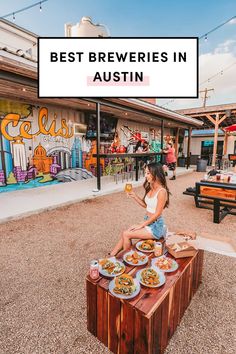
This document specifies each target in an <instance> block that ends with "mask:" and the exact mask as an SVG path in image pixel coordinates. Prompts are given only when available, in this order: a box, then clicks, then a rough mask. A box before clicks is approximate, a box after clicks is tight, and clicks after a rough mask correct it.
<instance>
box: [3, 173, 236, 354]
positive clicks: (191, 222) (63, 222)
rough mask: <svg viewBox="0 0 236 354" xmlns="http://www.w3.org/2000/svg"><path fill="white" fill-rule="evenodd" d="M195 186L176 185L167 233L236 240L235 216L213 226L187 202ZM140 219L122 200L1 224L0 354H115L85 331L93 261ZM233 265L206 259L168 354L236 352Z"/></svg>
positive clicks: (187, 181) (184, 181) (185, 180)
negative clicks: (87, 287) (87, 282)
mask: <svg viewBox="0 0 236 354" xmlns="http://www.w3.org/2000/svg"><path fill="white" fill-rule="evenodd" d="M196 179H199V174H197V173H193V174H191V175H186V176H182V177H179V178H178V179H177V180H176V181H170V183H169V184H170V189H171V192H172V196H171V205H170V207H169V208H168V209H167V210H166V211H165V213H164V216H165V219H166V221H167V224H168V227H169V229H171V230H175V229H183V228H184V229H188V230H191V231H194V230H196V231H198V233H201V232H208V233H211V234H212V235H214V234H216V233H217V235H219V236H222V237H225V236H226V237H231V236H232V235H233V234H234V233H235V226H236V224H235V217H233V216H227V217H226V218H225V219H224V220H223V222H222V223H221V224H219V225H216V224H213V223H212V212H211V211H208V210H203V209H196V208H195V207H194V203H193V199H192V198H191V197H188V196H183V195H182V191H183V190H184V189H185V188H186V187H187V186H191V185H193V182H194V180H196ZM137 191H138V192H140V193H142V189H141V188H138V189H137ZM142 216H143V210H142V208H139V207H138V206H136V204H134V202H133V200H131V199H129V198H127V197H126V195H125V194H124V193H116V194H112V195H108V196H104V197H100V198H96V199H94V200H87V201H84V202H81V203H77V204H74V205H71V206H69V207H63V208H60V209H57V210H53V211H50V212H45V213H41V214H38V215H34V216H31V217H28V218H24V219H21V220H16V221H11V222H9V223H6V224H1V225H0V269H1V272H0V353H1V354H8V353H10V354H12V353H20V354H36V353H39V354H44V353H45V354H49V353H55V354H66V353H67V354H75V353H76V354H77V353H89V354H90V353H96V354H100V353H109V350H108V349H106V348H105V347H104V346H103V345H102V344H101V343H100V342H99V341H98V340H97V339H96V338H95V337H93V336H92V335H90V333H88V332H87V330H86V299H85V295H86V294H85V277H86V274H87V272H88V267H89V261H90V260H91V259H94V258H99V257H102V256H103V255H104V254H106V253H107V251H108V250H110V249H111V247H112V246H113V245H114V243H115V242H116V240H117V239H118V237H119V233H120V231H121V230H122V229H124V228H126V227H128V226H129V225H130V224H133V223H137V222H139V221H141V220H142ZM235 265H236V259H234V258H229V257H225V256H220V255H217V254H213V253H208V252H206V253H205V262H204V273H203V283H202V285H201V286H200V288H199V290H198V292H197V293H196V295H195V297H194V298H193V300H192V302H191V304H190V306H189V308H188V309H187V311H186V313H185V315H184V317H183V319H182V322H181V324H180V326H179V327H178V329H177V331H176V332H175V334H174V336H173V337H172V339H171V341H170V344H169V346H168V348H167V350H166V353H181V354H182V353H183V354H184V353H186V354H187V353H188V354H191V353H193V354H194V353H196V354H215V353H217V354H218V353H220V354H223V353H234V352H235V350H234V349H233V348H235V340H236V338H235V333H236V327H235V315H234V314H235V308H236V303H235V293H236V285H235V284H236V275H235ZM139 354H142V353H139ZM144 354H145V353H144Z"/></svg>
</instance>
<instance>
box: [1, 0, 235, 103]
mask: <svg viewBox="0 0 236 354" xmlns="http://www.w3.org/2000/svg"><path fill="white" fill-rule="evenodd" d="M35 2H37V0H12V1H11V0H9V1H5V0H0V15H1V16H3V15H5V14H7V13H9V12H14V11H16V10H18V9H21V8H23V7H25V6H29V5H31V4H33V3H35ZM42 7H43V11H42V12H41V13H40V12H39V7H37V8H33V9H30V10H27V11H25V12H23V13H20V14H17V15H16V20H15V23H16V24H17V25H19V26H22V27H24V28H26V29H28V30H30V31H32V32H35V33H37V34H39V35H41V36H64V24H65V23H77V22H79V21H80V19H81V17H82V16H90V17H91V18H92V20H93V22H94V23H102V24H105V25H106V26H107V27H108V28H109V30H110V33H111V36H127V37H129V36H134V37H139V36H201V35H203V34H205V33H206V32H208V31H209V30H211V29H213V28H214V27H216V26H217V25H219V24H221V23H223V22H224V21H226V20H227V19H229V18H231V17H233V16H236V1H235V0H225V1H213V0H205V1H203V0H198V1H190V0H188V1H185V0H182V1H181V0H179V1H176V0H165V1H164V0H162V1H159V0H156V1H155V0H147V1H144V0H135V1H134V0H68V1H63V0H48V1H47V2H46V3H44V4H43V5H42ZM8 20H12V18H11V17H10V18H8ZM200 54H201V56H200V69H201V66H203V67H202V70H201V73H202V75H201V77H200V82H203V81H205V80H207V79H208V77H210V76H212V75H214V74H216V73H217V72H219V71H221V70H223V69H224V68H227V67H228V66H230V65H231V64H233V63H234V61H235V62H236V21H235V23H233V24H227V25H225V26H223V27H222V28H220V29H219V30H217V31H215V32H214V33H212V34H211V35H209V37H208V41H207V42H205V41H204V40H202V41H201V43H200ZM223 71H224V70H223ZM208 74H209V76H208ZM226 74H227V75H226ZM226 76H228V80H229V81H227V80H225V78H226ZM232 77H236V65H233V66H232V68H230V69H228V70H227V73H226V72H224V73H223V75H221V78H220V77H216V78H215V79H214V82H213V80H211V81H210V82H209V86H208V87H209V88H210V86H214V89H215V91H214V93H213V94H212V97H211V99H209V104H217V103H221V102H220V100H223V101H227V102H236V83H235V85H234V83H233V81H232ZM222 79H223V84H222V85H223V86H222V85H221V84H220V81H221V80H222ZM230 80H231V81H232V82H231V81H230ZM228 83H229V84H228ZM205 86H207V85H204V88H205ZM226 86H227V87H226ZM222 87H223V88H222ZM201 88H203V87H201ZM175 101H176V102H170V103H168V104H167V105H166V107H168V108H174V107H173V105H176V104H177V108H178V106H179V103H181V101H183V100H175ZM210 101H211V102H210ZM161 102H167V100H165V101H163V100H161ZM185 102H186V100H185ZM191 102H192V103H193V104H194V102H195V103H196V104H197V105H198V103H199V100H195V101H194V100H192V101H190V100H188V103H191ZM192 103H191V104H192ZM184 105H185V106H186V104H185V103H184Z"/></svg>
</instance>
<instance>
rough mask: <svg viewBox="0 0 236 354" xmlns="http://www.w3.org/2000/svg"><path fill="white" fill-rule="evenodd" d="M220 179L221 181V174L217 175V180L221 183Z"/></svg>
mask: <svg viewBox="0 0 236 354" xmlns="http://www.w3.org/2000/svg"><path fill="white" fill-rule="evenodd" d="M220 179H221V175H220V173H217V175H216V180H217V181H220Z"/></svg>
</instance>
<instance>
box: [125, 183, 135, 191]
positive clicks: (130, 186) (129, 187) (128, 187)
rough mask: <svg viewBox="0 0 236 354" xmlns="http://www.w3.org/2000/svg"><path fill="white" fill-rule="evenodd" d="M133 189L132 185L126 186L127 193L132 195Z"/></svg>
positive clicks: (127, 184)
mask: <svg viewBox="0 0 236 354" xmlns="http://www.w3.org/2000/svg"><path fill="white" fill-rule="evenodd" d="M132 189H133V186H132V183H126V185H125V192H126V193H130V192H131V191H132Z"/></svg>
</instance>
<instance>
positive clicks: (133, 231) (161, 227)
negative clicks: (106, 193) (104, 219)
mask: <svg viewBox="0 0 236 354" xmlns="http://www.w3.org/2000/svg"><path fill="white" fill-rule="evenodd" d="M143 187H144V191H145V193H144V197H143V198H140V197H139V196H138V195H137V194H136V193H135V192H134V191H131V192H129V193H128V195H129V196H130V197H132V198H133V199H134V200H135V201H136V202H137V203H138V204H139V205H140V206H141V207H143V208H145V209H146V214H145V216H144V221H143V222H141V223H140V224H138V225H133V226H131V227H130V228H128V229H127V230H125V231H123V232H122V233H121V237H120V240H119V242H118V243H117V244H116V246H115V247H114V248H113V250H112V251H111V253H110V255H111V256H115V255H116V254H117V253H118V252H119V251H121V250H122V249H123V250H127V249H129V248H130V246H131V244H132V243H131V240H132V239H142V240H148V239H154V240H159V239H160V238H161V237H163V236H165V233H166V226H165V224H164V219H163V217H162V212H163V210H164V208H166V207H168V205H169V195H170V192H169V189H168V186H167V183H166V178H165V174H164V171H163V168H162V165H161V164H160V163H156V162H152V163H150V164H148V165H147V166H146V168H145V182H144V185H143Z"/></svg>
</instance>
